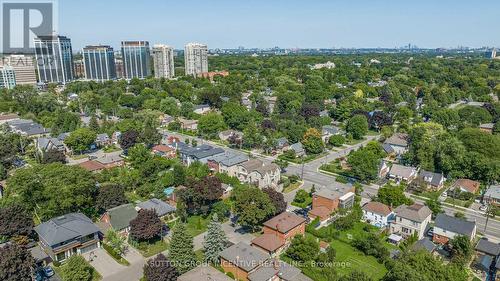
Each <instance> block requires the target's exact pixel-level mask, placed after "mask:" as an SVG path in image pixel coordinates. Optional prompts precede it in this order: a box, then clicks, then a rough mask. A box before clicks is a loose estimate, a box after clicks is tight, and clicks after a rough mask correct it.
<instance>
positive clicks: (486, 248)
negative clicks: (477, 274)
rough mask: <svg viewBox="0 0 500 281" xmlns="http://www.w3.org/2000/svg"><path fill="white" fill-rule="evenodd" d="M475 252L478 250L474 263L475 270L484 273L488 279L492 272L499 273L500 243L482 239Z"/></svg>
mask: <svg viewBox="0 0 500 281" xmlns="http://www.w3.org/2000/svg"><path fill="white" fill-rule="evenodd" d="M475 250H476V255H475V261H474V268H477V269H479V270H481V271H483V274H484V275H483V278H484V277H486V275H487V274H488V273H490V272H491V270H496V271H497V272H498V270H499V269H500V266H499V265H500V264H499V261H500V244H499V243H493V242H491V241H489V240H488V239H487V238H481V239H480V240H479V242H478V243H477V245H476V247H475ZM495 261H496V263H495ZM492 280H493V279H492Z"/></svg>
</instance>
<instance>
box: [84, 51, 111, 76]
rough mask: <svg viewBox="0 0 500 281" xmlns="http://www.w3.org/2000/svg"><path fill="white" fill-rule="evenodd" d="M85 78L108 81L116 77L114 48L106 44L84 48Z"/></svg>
mask: <svg viewBox="0 0 500 281" xmlns="http://www.w3.org/2000/svg"><path fill="white" fill-rule="evenodd" d="M83 64H84V66H85V79H88V80H96V81H106V80H114V79H116V67H115V55H114V52H113V48H112V47H110V46H105V45H98V46H86V47H85V48H83Z"/></svg>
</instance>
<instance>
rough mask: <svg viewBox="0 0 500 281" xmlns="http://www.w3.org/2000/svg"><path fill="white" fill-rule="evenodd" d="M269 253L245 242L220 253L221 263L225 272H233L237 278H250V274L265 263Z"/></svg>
mask: <svg viewBox="0 0 500 281" xmlns="http://www.w3.org/2000/svg"><path fill="white" fill-rule="evenodd" d="M267 259H269V255H268V254H266V253H264V252H263V251H261V250H258V249H257V248H254V247H251V246H249V245H247V244H245V243H243V242H240V243H238V244H235V245H233V246H231V247H229V248H227V249H225V250H224V251H222V252H221V253H220V265H221V267H222V269H224V272H226V273H227V272H231V274H233V276H234V277H235V278H236V280H249V279H248V275H249V274H250V273H251V272H253V271H254V270H256V269H257V268H258V267H259V266H261V265H262V264H264V263H265V262H266V260H267Z"/></svg>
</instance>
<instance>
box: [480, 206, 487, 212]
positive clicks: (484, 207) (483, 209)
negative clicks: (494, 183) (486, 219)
mask: <svg viewBox="0 0 500 281" xmlns="http://www.w3.org/2000/svg"><path fill="white" fill-rule="evenodd" d="M486 210H488V206H487V205H485V204H483V205H481V206H479V211H483V212H486Z"/></svg>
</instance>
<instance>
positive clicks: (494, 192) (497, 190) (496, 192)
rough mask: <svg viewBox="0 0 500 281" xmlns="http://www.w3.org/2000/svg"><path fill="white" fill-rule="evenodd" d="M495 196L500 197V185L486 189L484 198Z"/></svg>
mask: <svg viewBox="0 0 500 281" xmlns="http://www.w3.org/2000/svg"><path fill="white" fill-rule="evenodd" d="M489 197H491V198H495V199H500V185H492V186H490V188H488V190H486V193H484V198H489Z"/></svg>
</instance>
